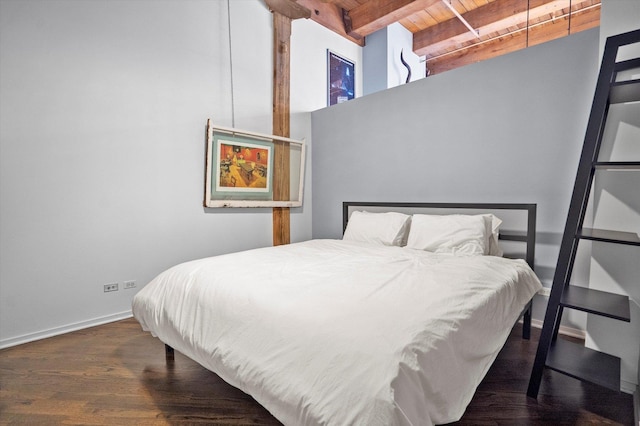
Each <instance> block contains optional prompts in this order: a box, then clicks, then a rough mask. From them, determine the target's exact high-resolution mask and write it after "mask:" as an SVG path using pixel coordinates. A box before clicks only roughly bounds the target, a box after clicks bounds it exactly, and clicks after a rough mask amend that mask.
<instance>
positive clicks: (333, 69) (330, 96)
mask: <svg viewBox="0 0 640 426" xmlns="http://www.w3.org/2000/svg"><path fill="white" fill-rule="evenodd" d="M355 87H356V85H355V64H354V63H353V61H350V60H348V59H345V58H343V57H341V56H339V55H337V54H336V53H334V52H332V51H330V50H328V49H327V104H328V105H335V104H339V103H342V102H346V101H348V100H349V99H353V98H355V95H356V92H355Z"/></svg>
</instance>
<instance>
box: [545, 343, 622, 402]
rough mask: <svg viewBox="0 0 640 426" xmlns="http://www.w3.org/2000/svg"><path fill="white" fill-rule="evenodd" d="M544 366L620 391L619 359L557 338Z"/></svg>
mask: <svg viewBox="0 0 640 426" xmlns="http://www.w3.org/2000/svg"><path fill="white" fill-rule="evenodd" d="M546 366H547V367H548V368H550V369H552V370H555V371H557V372H559V373H562V374H566V375H567V376H570V377H573V378H576V379H580V380H585V381H587V382H591V383H595V384H597V385H600V386H604V387H606V388H609V389H612V390H615V391H620V358H618V357H615V356H613V355H609V354H606V353H604V352H598V351H594V350H593V349H589V348H585V347H584V346H583V345H581V344H578V343H573V342H569V341H567V340H564V339H562V338H558V339H557V340H556V341H555V342H553V343H552V344H551V347H550V348H549V353H548V355H547V362H546Z"/></svg>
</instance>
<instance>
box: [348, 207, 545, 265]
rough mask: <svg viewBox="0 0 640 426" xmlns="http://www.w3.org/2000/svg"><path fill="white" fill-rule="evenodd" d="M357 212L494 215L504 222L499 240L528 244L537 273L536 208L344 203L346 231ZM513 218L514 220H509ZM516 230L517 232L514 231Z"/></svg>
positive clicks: (528, 258)
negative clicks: (354, 212) (535, 262)
mask: <svg viewBox="0 0 640 426" xmlns="http://www.w3.org/2000/svg"><path fill="white" fill-rule="evenodd" d="M354 210H367V211H371V212H386V211H397V212H400V213H406V214H416V213H421V214H453V213H459V214H481V213H493V214H494V215H496V216H497V217H499V218H500V219H502V220H503V226H502V227H501V228H500V235H499V238H500V239H501V240H504V241H516V242H522V243H525V244H526V251H525V253H524V256H523V257H524V259H525V260H526V261H527V263H528V264H529V266H530V267H531V268H532V269H533V265H534V260H535V250H536V204H515V203H397V202H376V201H373V202H364V201H345V202H343V203H342V224H343V228H342V231H343V232H344V230H345V229H347V222H348V220H349V216H350V214H351V212H353V211H354ZM509 215H513V218H512V220H507V219H508V218H507V216H509ZM512 228H513V229H512Z"/></svg>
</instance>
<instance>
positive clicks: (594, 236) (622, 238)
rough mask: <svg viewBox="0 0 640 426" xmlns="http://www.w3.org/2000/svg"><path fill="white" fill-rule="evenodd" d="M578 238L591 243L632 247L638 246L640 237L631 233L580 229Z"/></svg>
mask: <svg viewBox="0 0 640 426" xmlns="http://www.w3.org/2000/svg"><path fill="white" fill-rule="evenodd" d="M577 236H578V238H582V239H585V240H593V241H604V242H606V243H614V244H629V245H632V246H640V237H638V234H635V233H633V232H622V231H610V230H607V229H593V228H582V232H578V235H577Z"/></svg>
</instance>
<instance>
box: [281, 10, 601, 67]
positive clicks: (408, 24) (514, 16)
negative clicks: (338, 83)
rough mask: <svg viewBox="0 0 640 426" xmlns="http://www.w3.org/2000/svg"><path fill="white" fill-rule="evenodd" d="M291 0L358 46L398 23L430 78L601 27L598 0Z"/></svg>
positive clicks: (312, 17) (313, 17)
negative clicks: (383, 29)
mask: <svg viewBox="0 0 640 426" xmlns="http://www.w3.org/2000/svg"><path fill="white" fill-rule="evenodd" d="M289 1H291V0H289ZM295 1H296V2H297V3H298V4H299V5H302V6H305V7H306V8H308V9H309V10H310V11H311V19H313V20H315V21H317V22H318V23H320V24H322V25H324V26H325V27H327V28H329V29H331V30H333V31H335V32H336V33H338V34H340V35H342V36H344V37H346V38H348V39H350V40H352V41H353V42H355V43H358V44H359V45H362V46H363V45H364V44H365V40H366V36H367V35H369V34H372V33H374V32H375V31H378V30H380V29H382V28H385V27H386V26H388V25H390V24H392V23H395V22H399V23H400V24H401V25H403V26H404V27H405V28H406V29H408V30H409V31H410V32H411V33H413V50H414V52H415V53H416V54H417V55H418V56H424V57H425V59H426V66H427V69H428V71H429V73H430V74H437V73H440V72H443V71H447V70H450V69H453V68H457V67H460V66H463V65H466V64H469V63H473V62H478V61H481V60H484V59H488V58H491V57H494V56H499V55H502V54H505V53H508V52H513V51H515V50H519V49H523V48H525V47H527V46H533V45H536V44H540V43H543V42H545V41H549V40H552V39H555V38H559V37H563V36H565V35H568V34H570V33H575V32H579V31H583V30H586V29H589V28H593V27H597V26H599V25H600V0H295ZM445 3H449V5H450V6H451V7H452V8H453V9H455V11H456V12H457V13H458V14H459V15H460V16H461V17H462V18H463V19H459V17H457V16H456V14H455V13H454V12H453V11H452V10H451V8H450V7H449V5H447V4H445ZM463 21H466V22H467V23H468V25H469V26H470V27H471V28H472V29H473V30H474V31H470V30H469V28H468V27H467V26H465V24H464V23H463Z"/></svg>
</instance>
